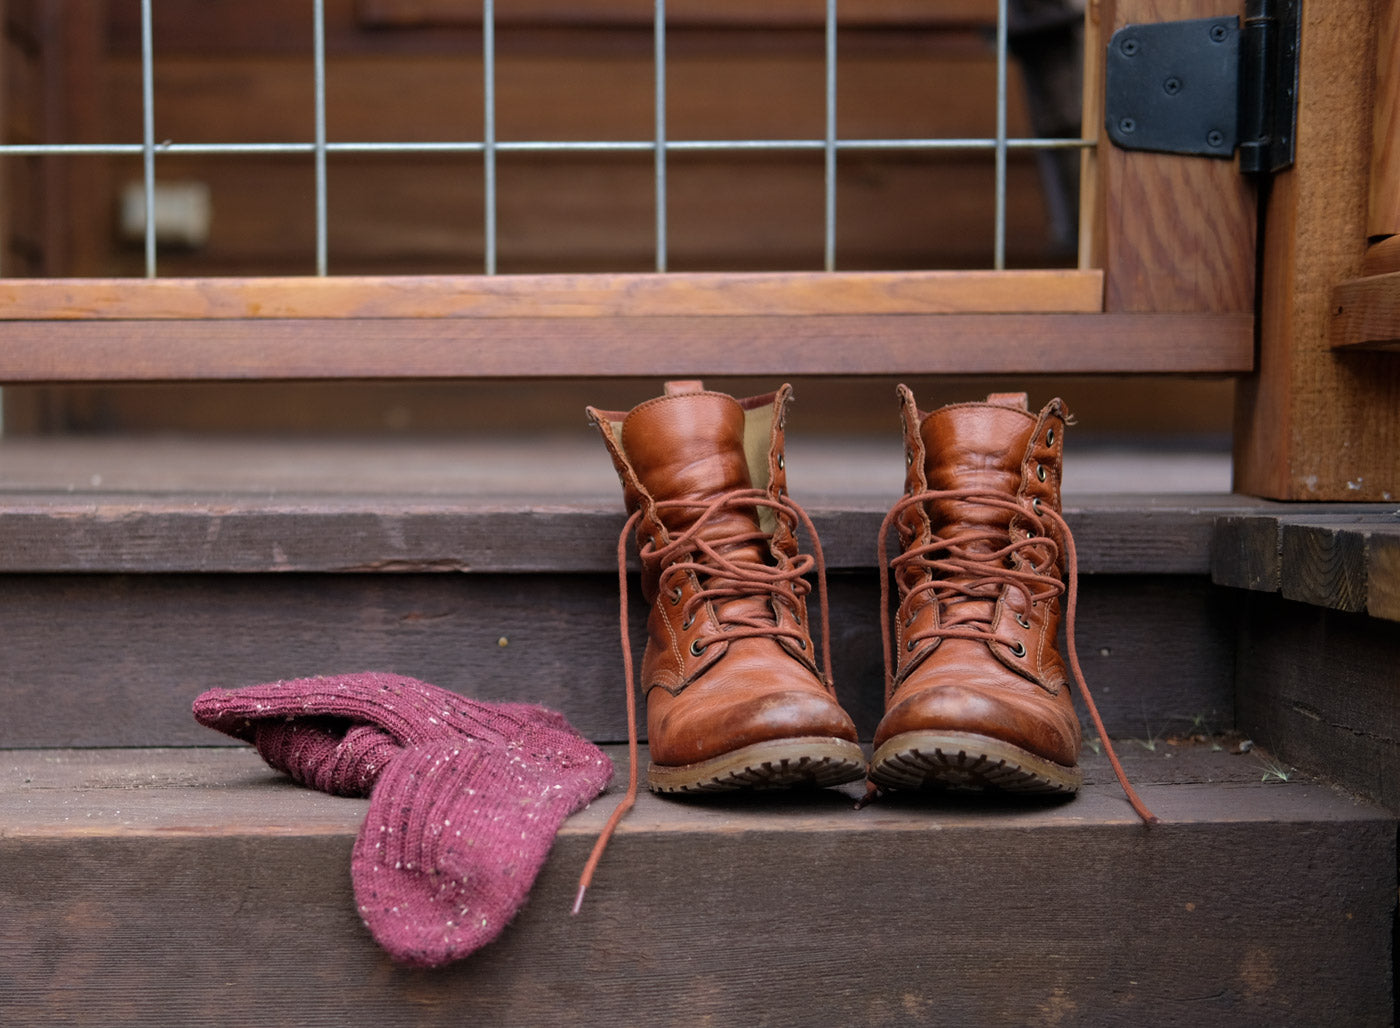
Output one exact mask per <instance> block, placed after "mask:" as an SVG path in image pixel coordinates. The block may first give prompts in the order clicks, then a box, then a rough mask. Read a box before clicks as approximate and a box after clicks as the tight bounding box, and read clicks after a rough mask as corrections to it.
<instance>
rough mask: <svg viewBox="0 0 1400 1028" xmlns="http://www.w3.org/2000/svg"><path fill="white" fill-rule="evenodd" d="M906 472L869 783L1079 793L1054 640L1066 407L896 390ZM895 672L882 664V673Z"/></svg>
mask: <svg viewBox="0 0 1400 1028" xmlns="http://www.w3.org/2000/svg"><path fill="white" fill-rule="evenodd" d="M899 397H900V407H901V414H902V417H903V422H904V439H905V456H906V464H907V467H908V470H907V473H906V482H905V486H906V489H905V493H906V495H905V497H904V498H903V499H902V500H901V501H900V502H899V503H898V504H896V505H895V507H894V509H893V510H891V511H890V515H889V517H888V518H887V519H886V526H885V528H884V529H883V530H882V531H881V539H880V546H881V556H880V566H881V568H884V566H885V561H884V544H885V537H886V535H887V534H888V526H889V522H890V521H891V520H893V521H894V522H895V524H896V525H897V527H898V532H899V542H900V549H901V551H902V552H901V554H900V556H898V557H896V558H894V560H893V561H891V562H890V565H891V570H892V571H893V573H894V579H895V582H896V583H897V585H898V589H899V611H898V615H897V617H896V619H895V622H894V653H893V658H894V659H893V661H891V653H890V639H889V627H888V577H889V576H887V575H886V576H884V577H885V589H886V599H885V605H884V608H883V611H884V615H885V621H884V623H885V625H886V630H885V631H886V638H885V654H886V658H885V659H886V689H885V716H884V718H883V720H882V721H881V722H880V725H879V727H878V729H877V730H876V734H875V756H874V760H873V762H872V764H871V770H870V778H871V780H872V781H873V782H874V783H875V784H876V785H879V786H882V787H887V788H894V789H918V788H924V787H929V786H959V787H992V788H998V789H1003V790H1008V791H1013V792H1043V793H1072V792H1074V791H1076V790H1077V789H1078V788H1079V785H1080V780H1081V774H1080V770H1079V767H1078V755H1079V745H1080V729H1079V718H1078V717H1077V716H1076V714H1075V711H1074V707H1073V705H1072V703H1071V700H1070V691H1069V688H1068V685H1067V681H1066V674H1065V665H1064V662H1063V661H1062V660H1061V657H1060V652H1059V649H1058V647H1057V634H1058V632H1059V628H1060V617H1061V602H1060V597H1061V595H1062V594H1063V593H1064V591H1065V586H1064V583H1063V576H1064V573H1065V563H1064V542H1065V536H1067V530H1065V531H1062V526H1063V522H1062V521H1061V520H1060V519H1059V516H1058V515H1059V511H1060V468H1061V455H1062V452H1063V449H1062V448H1063V445H1064V443H1063V436H1064V426H1065V422H1066V420H1067V413H1066V411H1065V408H1064V405H1063V404H1062V403H1061V401H1060V400H1058V399H1057V400H1052V401H1051V402H1050V403H1049V404H1048V405H1047V406H1046V407H1045V408H1044V409H1043V410H1041V411H1040V413H1039V414H1033V413H1031V412H1030V411H1029V410H1028V409H1027V404H1026V396H1025V394H1024V393H999V394H994V395H992V396H990V397H988V398H987V402H986V403H967V404H957V405H954V406H949V407H944V408H942V409H940V410H937V411H935V412H933V413H931V414H925V413H924V412H922V411H920V410H919V409H918V407H917V406H916V404H915V402H914V396H913V394H912V393H911V392H910V391H909V389H908V388H906V387H905V386H902V385H901V386H900V387H899ZM892 663H893V665H894V666H893V668H891V664H892Z"/></svg>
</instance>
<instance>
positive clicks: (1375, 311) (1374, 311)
mask: <svg viewBox="0 0 1400 1028" xmlns="http://www.w3.org/2000/svg"><path fill="white" fill-rule="evenodd" d="M1331 342H1332V346H1333V348H1335V349H1349V348H1356V349H1362V350H1396V349H1400V272H1392V273H1390V274H1388V275H1369V276H1367V277H1365V278H1354V279H1350V280H1348V281H1346V282H1343V283H1342V284H1341V285H1339V286H1337V287H1335V288H1334V289H1333V290H1332V327H1331Z"/></svg>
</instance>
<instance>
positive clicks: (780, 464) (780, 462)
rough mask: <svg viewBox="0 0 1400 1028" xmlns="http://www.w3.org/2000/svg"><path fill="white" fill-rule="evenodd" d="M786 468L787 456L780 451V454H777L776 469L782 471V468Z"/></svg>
mask: <svg viewBox="0 0 1400 1028" xmlns="http://www.w3.org/2000/svg"><path fill="white" fill-rule="evenodd" d="M786 468H787V457H785V456H784V455H783V454H781V453H780V454H778V470H779V471H783V470H785V469H786Z"/></svg>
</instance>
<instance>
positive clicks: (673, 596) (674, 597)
mask: <svg viewBox="0 0 1400 1028" xmlns="http://www.w3.org/2000/svg"><path fill="white" fill-rule="evenodd" d="M684 595H685V594H684V593H683V592H682V591H681V587H680V586H676V587H675V588H674V589H672V590H671V592H670V594H669V599H670V601H671V606H673V607H674V606H675V605H676V604H678V603H680V602H681V597H682V596H684Z"/></svg>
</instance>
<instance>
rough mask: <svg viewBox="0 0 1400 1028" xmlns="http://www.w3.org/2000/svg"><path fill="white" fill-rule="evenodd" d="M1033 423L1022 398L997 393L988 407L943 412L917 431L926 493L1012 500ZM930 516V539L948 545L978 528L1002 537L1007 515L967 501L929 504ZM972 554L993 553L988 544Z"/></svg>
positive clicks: (962, 407) (972, 405) (960, 407)
mask: <svg viewBox="0 0 1400 1028" xmlns="http://www.w3.org/2000/svg"><path fill="white" fill-rule="evenodd" d="M1034 429H1035V419H1034V418H1033V417H1032V416H1031V414H1030V412H1029V410H1028V408H1027V406H1026V396H1025V394H1024V393H1021V394H1017V393H998V394H993V395H992V396H991V397H989V398H988V402H987V403H969V404H959V405H957V406H953V407H944V408H942V409H941V410H937V411H934V412H933V413H932V414H930V415H928V416H927V417H926V418H925V419H924V422H923V425H922V426H921V427H920V435H921V436H922V438H923V443H924V452H925V454H926V456H925V458H924V473H925V475H926V477H927V480H928V488H929V489H936V490H951V489H975V490H977V491H978V492H982V493H995V494H998V495H1002V496H1005V497H1006V498H1007V499H1011V498H1012V497H1013V496H1015V494H1016V491H1017V489H1019V488H1020V485H1021V460H1022V458H1023V457H1024V455H1025V452H1026V447H1027V445H1028V444H1029V443H1030V436H1031V433H1032V431H1033V430H1034ZM928 508H929V515H930V518H931V520H932V524H933V529H934V533H935V534H936V535H938V536H940V537H941V538H944V539H947V538H951V537H952V536H954V535H956V534H959V533H961V532H964V531H967V530H969V529H976V528H991V529H997V530H999V531H1005V530H1006V528H1007V526H1008V525H1009V524H1010V521H1011V512H1010V511H1007V510H1003V509H1001V508H999V507H990V506H987V505H986V504H981V503H977V502H976V501H973V502H969V501H967V500H933V501H930V502H929V505H928ZM972 548H973V549H980V550H992V549H996V548H997V547H996V546H994V545H993V544H992V542H991V541H990V540H989V541H987V542H986V544H985V545H983V544H980V543H979V544H976V545H974V546H973V547H972Z"/></svg>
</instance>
